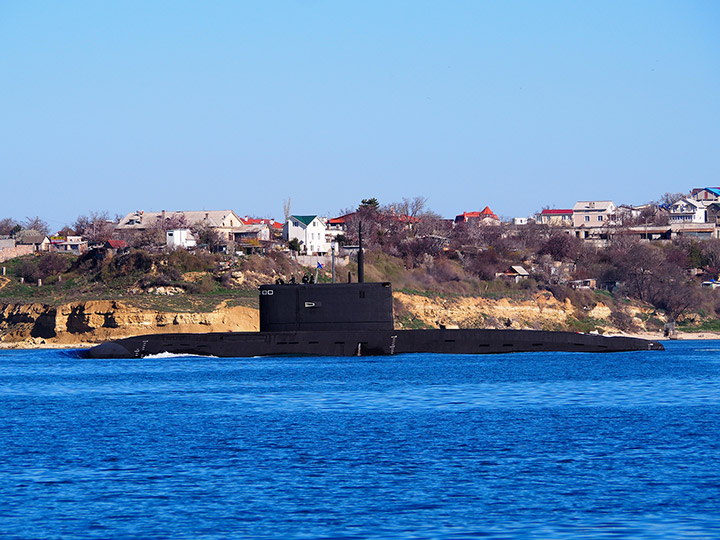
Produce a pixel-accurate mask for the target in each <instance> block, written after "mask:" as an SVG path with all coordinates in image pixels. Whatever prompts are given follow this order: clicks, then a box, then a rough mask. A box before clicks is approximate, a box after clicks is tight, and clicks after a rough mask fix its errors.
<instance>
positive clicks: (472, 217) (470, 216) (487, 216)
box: [455, 206, 500, 225]
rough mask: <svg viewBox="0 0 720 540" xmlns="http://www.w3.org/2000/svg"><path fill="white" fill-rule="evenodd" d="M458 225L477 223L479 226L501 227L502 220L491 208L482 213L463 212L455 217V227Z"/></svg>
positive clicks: (484, 209) (487, 207) (486, 208)
mask: <svg viewBox="0 0 720 540" xmlns="http://www.w3.org/2000/svg"><path fill="white" fill-rule="evenodd" d="M458 223H476V224H478V225H500V218H499V217H497V215H496V214H495V213H494V212H493V211H492V210H490V207H489V206H486V207H485V208H483V210H482V211H481V212H463V213H462V214H459V215H457V216H455V225H457V224H458Z"/></svg>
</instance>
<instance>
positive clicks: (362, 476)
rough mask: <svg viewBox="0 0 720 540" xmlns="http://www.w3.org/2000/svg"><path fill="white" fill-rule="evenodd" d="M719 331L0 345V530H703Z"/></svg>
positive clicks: (718, 450) (410, 535)
mask: <svg viewBox="0 0 720 540" xmlns="http://www.w3.org/2000/svg"><path fill="white" fill-rule="evenodd" d="M719 413H720V344H716V343H714V342H698V341H694V342H671V343H668V344H667V351H664V352H657V351H652V352H632V353H615V354H576V353H531V354H505V355H493V356H470V355H431V354H413V355H400V356H394V357H375V358H252V359H247V358H242V359H219V358H203V357H156V358H146V359H137V360H88V359H83V358H79V357H77V355H76V354H75V353H73V352H72V351H3V352H0V537H1V538H3V539H9V538H10V539H12V538H18V539H20V538H22V539H28V538H38V539H41V538H194V539H195V538H199V539H201V538H205V539H216V538H217V539H220V538H269V539H273V538H278V539H279V538H283V539H287V538H289V539H292V538H300V539H306V538H307V539H309V538H337V539H346V538H347V539H349V538H402V539H422V538H438V539H444V538H458V539H460V538H481V537H482V538H531V539H534V538H537V539H540V538H568V539H569V538H643V539H644V538H657V539H668V538H718V537H720V414H719Z"/></svg>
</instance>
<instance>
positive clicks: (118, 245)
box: [102, 239, 130, 257]
mask: <svg viewBox="0 0 720 540" xmlns="http://www.w3.org/2000/svg"><path fill="white" fill-rule="evenodd" d="M129 249H130V248H129V246H128V243H127V242H126V241H125V240H114V239H113V240H108V241H107V242H105V243H104V244H103V248H102V251H104V252H105V253H106V254H107V255H109V256H110V257H112V256H113V255H117V254H118V253H127V252H128V251H129Z"/></svg>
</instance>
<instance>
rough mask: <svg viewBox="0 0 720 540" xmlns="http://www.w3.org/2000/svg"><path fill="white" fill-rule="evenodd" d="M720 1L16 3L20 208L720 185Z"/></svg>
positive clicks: (321, 208) (3, 1)
mask: <svg viewBox="0 0 720 540" xmlns="http://www.w3.org/2000/svg"><path fill="white" fill-rule="evenodd" d="M719 173H720V2H718V1H714V0H709V1H691V0H683V1H680V0H678V1H675V2H666V1H662V0H652V1H642V0H633V1H628V0H622V1H606V0H603V1H596V2H591V1H581V2H578V1H567V2H564V1H551V2H540V1H497V2H490V1H481V0H473V1H447V2H438V1H433V2H425V1H421V0H412V1H410V0H408V1H392V0H382V1H368V0H362V1H359V0H358V1H354V2H349V1H348V2H346V1H324V0H303V1H299V0H298V1H271V2H268V1H264V0H258V1H256V2H241V1H221V0H215V1H212V0H210V1H207V2H205V1H202V2H201V1H197V2H189V1H181V0H173V1H160V0H158V1H147V0H141V1H128V0H123V1H121V2H95V1H91V0H87V1H84V2H78V1H72V0H69V1H62V2H57V1H48V2H36V1H32V0H0V181H1V182H2V185H1V188H2V189H1V190H0V218H3V217H13V218H15V219H20V220H22V219H24V218H25V217H27V216H35V215H39V216H40V217H41V218H43V219H45V220H46V221H48V222H49V223H50V225H51V228H54V229H56V228H60V227H62V225H64V224H66V223H71V222H72V221H74V219H75V218H76V217H77V216H78V215H80V214H86V213H88V212H90V211H91V210H94V211H107V212H109V213H110V214H111V215H115V214H123V215H124V214H126V213H128V212H130V211H134V210H140V209H143V210H155V211H158V210H163V209H165V210H193V209H196V210H202V209H227V208H229V209H233V210H235V211H236V212H237V213H238V214H240V215H253V216H258V217H275V218H278V219H281V218H282V213H283V201H284V200H285V199H288V198H289V199H291V211H292V212H293V213H297V214H321V215H334V214H337V213H338V212H340V211H341V210H343V209H346V208H350V207H355V206H357V204H358V203H359V202H360V200H361V199H362V198H369V197H376V198H378V199H379V200H380V202H381V203H382V204H389V203H391V202H394V201H399V200H401V199H402V198H403V197H410V198H412V197H415V196H424V197H427V199H428V206H429V208H430V209H432V210H434V211H436V212H438V213H439V214H441V215H443V216H445V217H451V216H454V215H456V214H458V213H461V212H463V211H472V210H482V208H484V207H485V206H486V205H489V206H490V207H491V208H492V209H493V211H495V212H496V213H497V214H499V215H503V216H506V217H513V216H524V215H528V214H530V213H533V212H535V211H537V210H540V209H541V208H542V207H543V206H546V205H547V206H551V207H557V208H565V207H571V206H572V205H573V204H574V203H575V201H577V200H586V199H612V200H614V201H615V202H616V203H631V204H639V203H643V202H647V201H649V200H653V199H658V198H659V197H660V196H661V195H662V194H663V193H665V192H667V191H670V192H676V191H688V190H689V189H691V188H692V187H696V186H698V187H699V186H718V185H720V174H719Z"/></svg>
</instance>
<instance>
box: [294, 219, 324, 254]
mask: <svg viewBox="0 0 720 540" xmlns="http://www.w3.org/2000/svg"><path fill="white" fill-rule="evenodd" d="M326 233H327V226H326V225H325V222H324V221H323V220H322V219H320V218H319V217H318V216H290V217H288V219H287V221H286V222H285V226H284V227H283V240H285V241H287V242H290V241H292V240H293V239H297V240H298V242H299V243H300V246H301V251H303V252H307V254H308V255H324V254H326V253H328V252H329V251H330V242H328V241H327V238H326Z"/></svg>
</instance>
